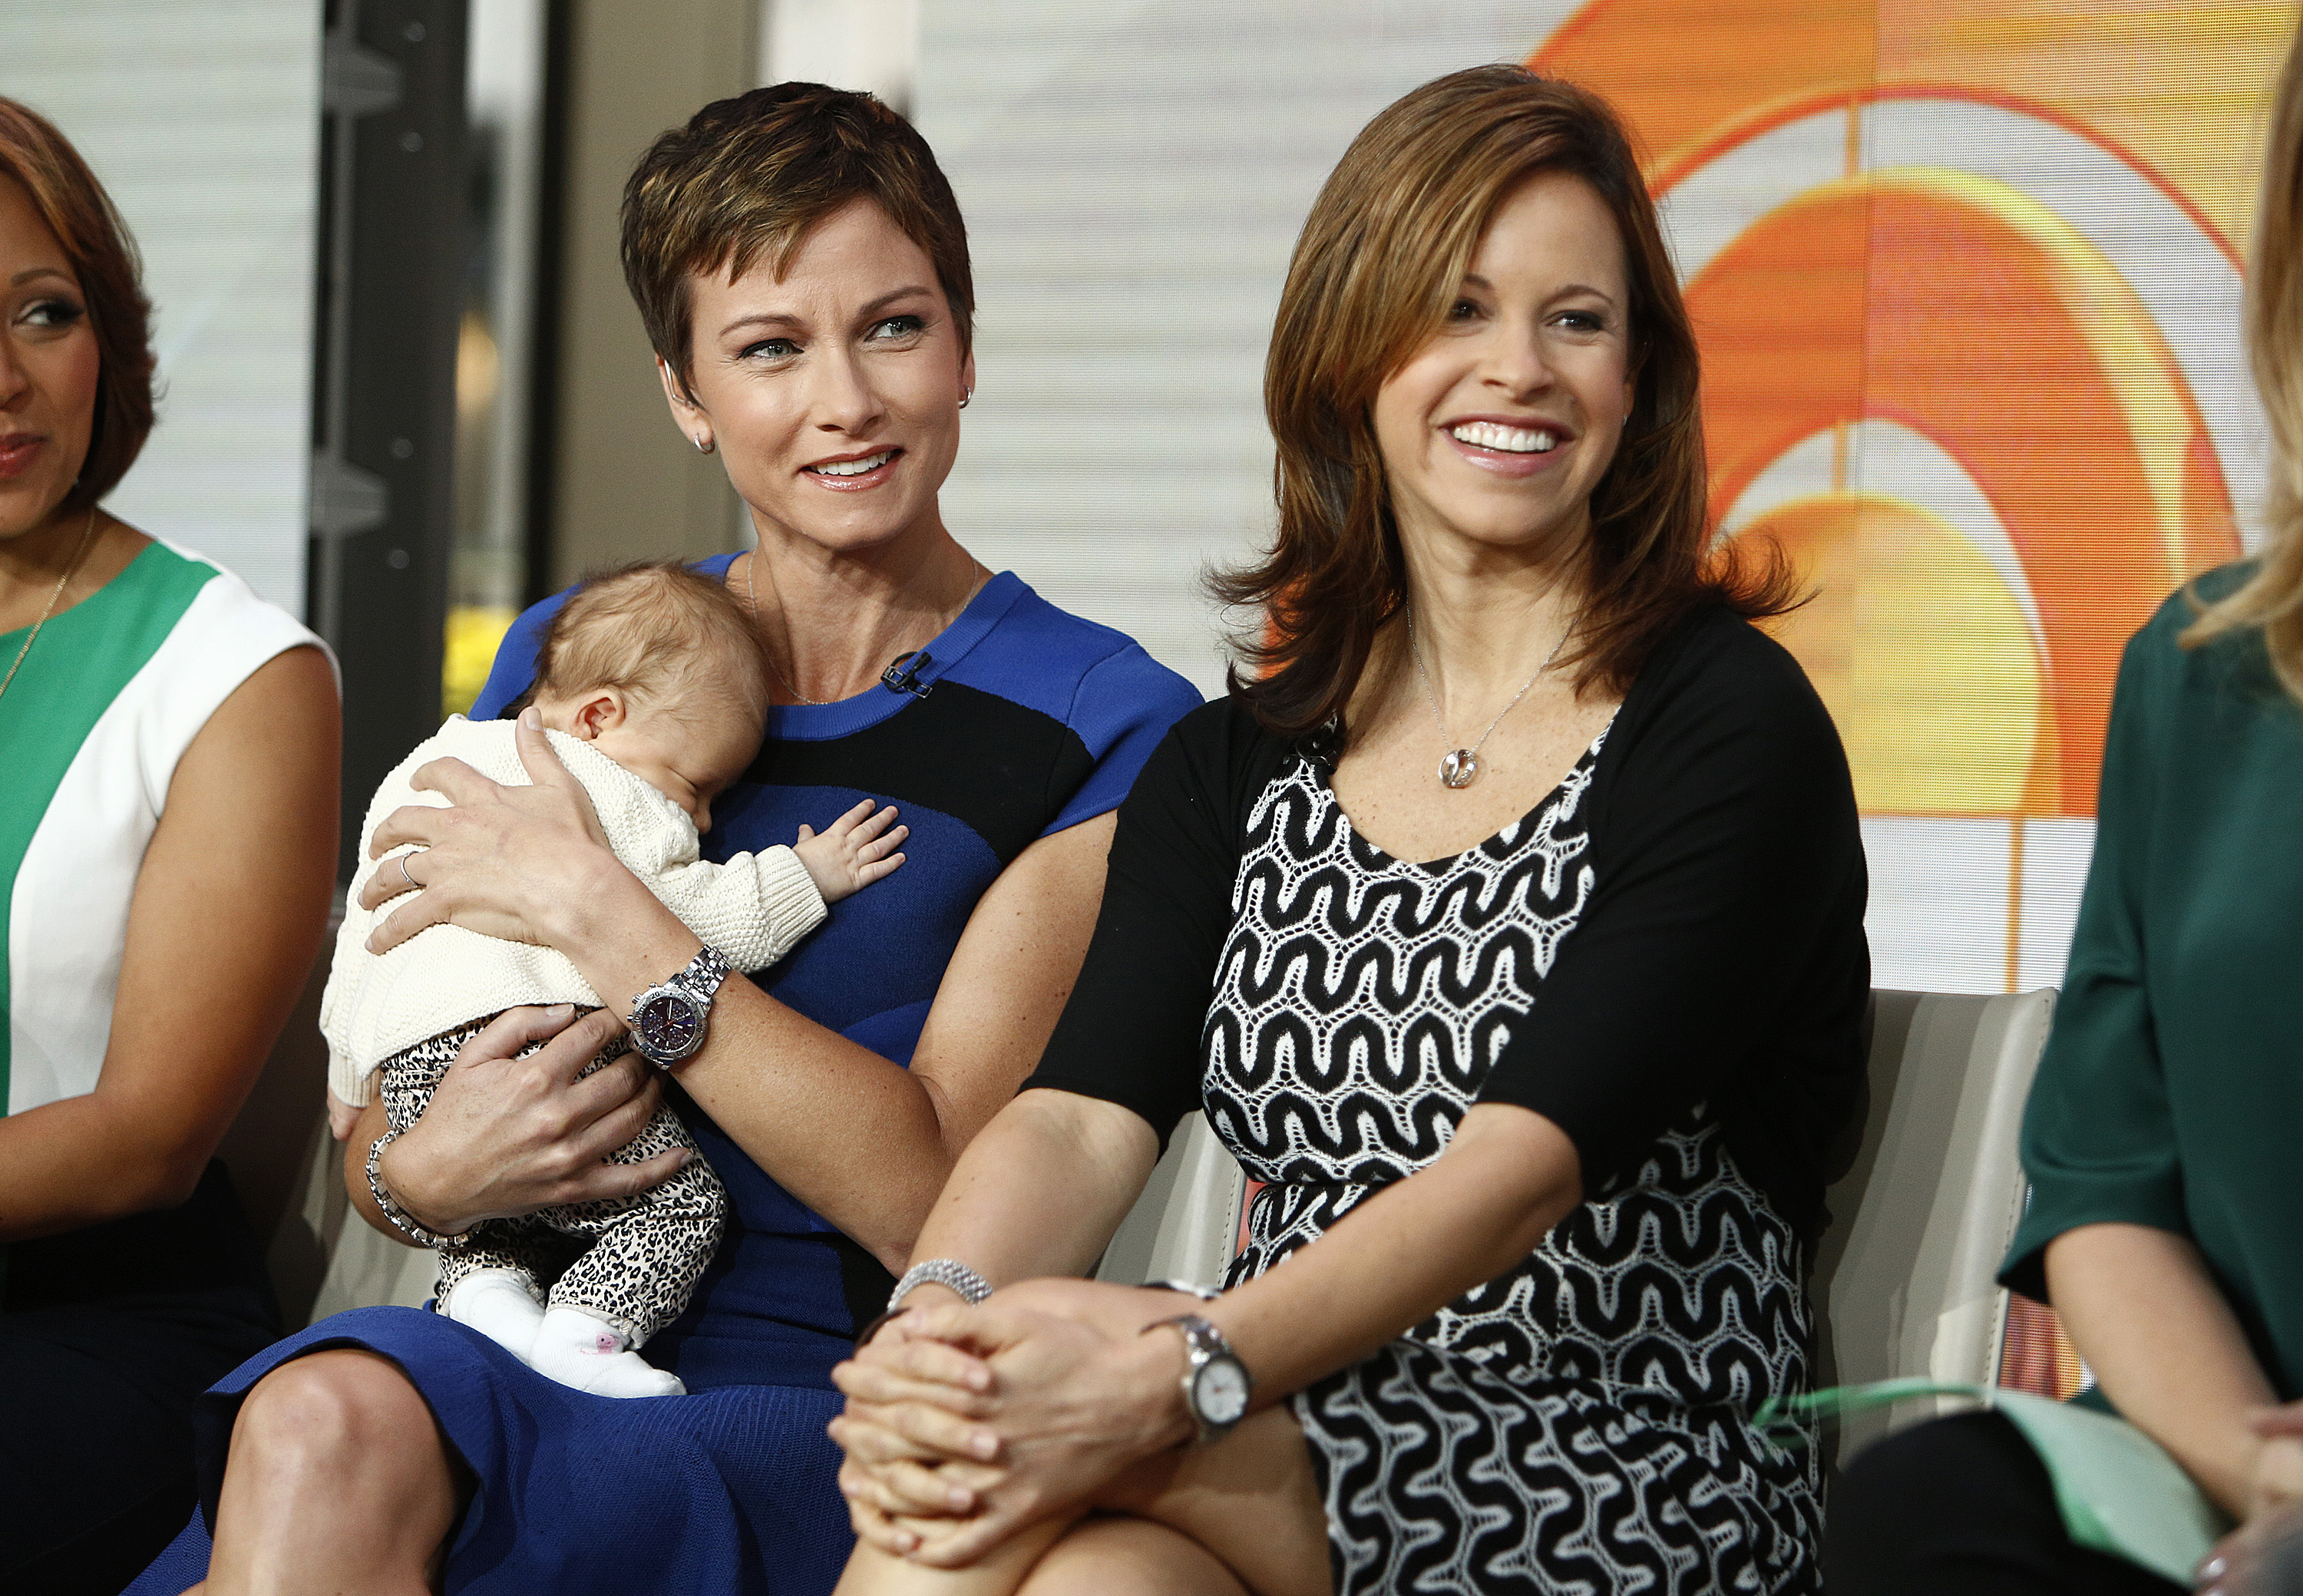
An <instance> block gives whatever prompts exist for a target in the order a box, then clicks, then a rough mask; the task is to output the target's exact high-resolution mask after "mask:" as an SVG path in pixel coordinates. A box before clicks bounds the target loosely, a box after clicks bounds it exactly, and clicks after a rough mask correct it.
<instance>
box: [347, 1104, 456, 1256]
mask: <svg viewBox="0 0 2303 1596" xmlns="http://www.w3.org/2000/svg"><path fill="white" fill-rule="evenodd" d="M399 1135H400V1133H399V1132H398V1131H396V1130H387V1131H385V1132H384V1134H383V1135H382V1136H378V1137H376V1139H375V1142H374V1144H371V1145H370V1146H369V1148H368V1150H367V1189H368V1195H370V1196H372V1197H374V1198H375V1205H376V1207H377V1209H378V1210H379V1211H381V1212H382V1213H383V1214H384V1218H386V1219H388V1220H391V1221H392V1229H395V1230H397V1231H399V1232H400V1233H401V1235H402V1236H405V1237H408V1239H409V1240H410V1241H412V1242H414V1243H415V1244H416V1245H417V1246H419V1247H444V1246H450V1245H451V1244H453V1243H455V1242H459V1241H461V1240H462V1239H463V1238H464V1237H466V1236H468V1235H469V1234H470V1232H469V1231H460V1232H458V1233H457V1234H456V1235H454V1236H443V1235H441V1234H440V1233H439V1232H438V1231H437V1230H429V1229H426V1228H425V1227H424V1226H422V1225H420V1224H418V1223H417V1222H416V1218H415V1216H414V1215H413V1214H411V1213H409V1212H408V1210H406V1209H405V1208H402V1207H401V1205H400V1204H399V1203H396V1202H394V1201H392V1194H391V1192H389V1191H387V1190H385V1189H384V1174H383V1171H382V1170H379V1169H378V1168H377V1167H376V1166H377V1163H378V1162H379V1161H381V1160H382V1159H383V1157H384V1149H385V1148H386V1147H389V1146H390V1145H392V1141H393V1140H394V1139H395V1138H396V1137H397V1136H399Z"/></svg>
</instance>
